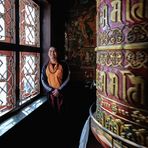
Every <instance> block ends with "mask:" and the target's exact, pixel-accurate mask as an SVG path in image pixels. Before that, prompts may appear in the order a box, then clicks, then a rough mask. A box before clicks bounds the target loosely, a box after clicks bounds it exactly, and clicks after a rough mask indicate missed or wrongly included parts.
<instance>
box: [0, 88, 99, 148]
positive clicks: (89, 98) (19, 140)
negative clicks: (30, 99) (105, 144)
mask: <svg viewBox="0 0 148 148" xmlns="http://www.w3.org/2000/svg"><path fill="white" fill-rule="evenodd" d="M69 91H70V92H69V94H70V96H71V97H70V98H69V99H70V102H71V103H70V104H71V105H70V106H69V110H68V111H67V114H66V116H64V118H63V116H62V117H58V118H53V117H51V115H50V113H49V106H48V103H47V102H46V103H44V104H43V105H42V106H41V107H39V108H38V109H37V110H35V111H34V112H33V113H32V114H31V115H29V116H28V117H26V118H25V119H23V121H21V122H20V123H19V124H18V125H16V126H15V127H13V128H12V129H11V130H10V131H8V132H7V133H6V134H5V135H4V136H2V137H0V147H2V148H4V147H8V146H9V147H10V146H11V147H16V148H17V147H19V148H20V147H22V146H23V147H30V146H34V147H37V146H42V148H78V147H79V140H80V135H81V132H82V129H83V126H84V124H85V121H86V119H87V118H88V116H89V108H90V105H91V104H92V103H93V102H94V101H95V92H94V91H92V90H89V89H88V88H84V87H83V86H81V85H73V86H72V87H71V88H70V90H69ZM87 148H101V145H99V143H98V142H97V141H96V139H95V138H94V136H93V134H92V133H91V132H90V135H89V139H88V144H87Z"/></svg>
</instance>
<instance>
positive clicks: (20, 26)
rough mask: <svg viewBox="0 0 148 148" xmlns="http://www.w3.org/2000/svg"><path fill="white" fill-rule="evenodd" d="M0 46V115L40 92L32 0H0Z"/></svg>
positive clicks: (37, 8)
mask: <svg viewBox="0 0 148 148" xmlns="http://www.w3.org/2000/svg"><path fill="white" fill-rule="evenodd" d="M16 18H17V19H16ZM0 45H2V46H0V116H2V115H4V114H6V113H7V112H10V111H13V110H15V109H17V108H19V107H20V106H21V105H22V104H25V103H26V102H28V101H29V100H31V99H33V98H34V97H35V96H37V95H39V94H40V6H39V5H38V4H36V3H35V2H34V1H33V0H19V1H18V0H0Z"/></svg>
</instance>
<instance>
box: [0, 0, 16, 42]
mask: <svg viewBox="0 0 148 148" xmlns="http://www.w3.org/2000/svg"><path fill="white" fill-rule="evenodd" d="M14 14H15V6H14V0H0V41H1V42H7V43H14V42H15V25H14V23H15V15H14Z"/></svg>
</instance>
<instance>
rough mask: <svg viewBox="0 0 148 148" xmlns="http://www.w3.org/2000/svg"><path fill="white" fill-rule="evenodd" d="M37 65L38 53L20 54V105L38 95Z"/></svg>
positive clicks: (38, 69) (38, 76) (38, 71)
mask: <svg viewBox="0 0 148 148" xmlns="http://www.w3.org/2000/svg"><path fill="white" fill-rule="evenodd" d="M39 65H40V54H39V53H29V52H21V53H20V104H22V103H25V102H26V101H28V100H30V99H31V98H33V97H35V96H36V95H38V94H39V93H40V83H39V82H40V66H39Z"/></svg>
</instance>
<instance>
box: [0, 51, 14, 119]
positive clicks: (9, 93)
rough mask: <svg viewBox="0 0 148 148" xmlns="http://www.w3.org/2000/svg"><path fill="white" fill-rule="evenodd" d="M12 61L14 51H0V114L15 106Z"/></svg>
mask: <svg viewBox="0 0 148 148" xmlns="http://www.w3.org/2000/svg"><path fill="white" fill-rule="evenodd" d="M14 61H15V56H14V52H11V51H0V116H2V115H3V114H5V113H7V112H9V111H10V110H12V109H13V108H14V106H15V102H16V100H15V71H14V69H15V62H14Z"/></svg>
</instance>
